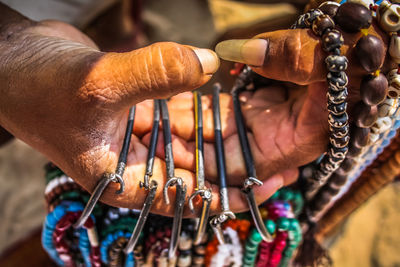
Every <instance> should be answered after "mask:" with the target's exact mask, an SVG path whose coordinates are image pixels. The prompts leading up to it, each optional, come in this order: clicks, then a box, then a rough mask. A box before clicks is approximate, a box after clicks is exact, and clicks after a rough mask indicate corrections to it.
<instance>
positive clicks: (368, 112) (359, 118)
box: [352, 101, 378, 128]
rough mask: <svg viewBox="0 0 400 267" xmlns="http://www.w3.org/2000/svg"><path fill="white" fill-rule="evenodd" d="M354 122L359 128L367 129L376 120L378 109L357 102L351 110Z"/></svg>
mask: <svg viewBox="0 0 400 267" xmlns="http://www.w3.org/2000/svg"><path fill="white" fill-rule="evenodd" d="M352 114H353V117H354V122H355V123H356V125H357V126H358V127H360V128H369V127H371V126H372V124H374V122H375V121H376V119H377V118H378V108H377V107H376V106H369V105H367V104H365V103H364V102H362V101H359V102H358V103H357V104H356V105H355V106H354V107H353V110H352Z"/></svg>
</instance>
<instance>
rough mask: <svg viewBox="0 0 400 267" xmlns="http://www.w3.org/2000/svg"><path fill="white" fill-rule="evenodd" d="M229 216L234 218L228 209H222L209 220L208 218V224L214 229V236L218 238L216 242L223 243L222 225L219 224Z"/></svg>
mask: <svg viewBox="0 0 400 267" xmlns="http://www.w3.org/2000/svg"><path fill="white" fill-rule="evenodd" d="M229 218H231V219H232V220H233V219H236V216H235V214H234V213H233V212H232V211H230V210H228V211H222V212H221V213H220V214H218V215H216V216H214V217H213V218H212V219H211V220H210V225H211V228H212V229H213V231H214V234H215V236H216V237H217V239H218V242H219V243H220V244H225V243H226V242H225V238H224V233H223V232H222V227H221V225H222V224H223V223H224V222H226V221H227V220H228V219H229Z"/></svg>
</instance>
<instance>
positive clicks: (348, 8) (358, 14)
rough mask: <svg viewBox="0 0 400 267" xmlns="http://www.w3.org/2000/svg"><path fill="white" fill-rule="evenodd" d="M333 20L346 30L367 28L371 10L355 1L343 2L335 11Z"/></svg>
mask: <svg viewBox="0 0 400 267" xmlns="http://www.w3.org/2000/svg"><path fill="white" fill-rule="evenodd" d="M335 20H336V21H337V23H338V24H339V26H340V27H341V28H342V29H343V30H344V31H346V32H358V31H359V30H361V29H367V28H369V26H370V25H371V23H372V15H371V11H370V10H369V9H368V8H366V7H365V6H362V5H359V4H355V3H344V4H343V5H341V6H340V7H339V9H338V11H337V13H336V16H335Z"/></svg>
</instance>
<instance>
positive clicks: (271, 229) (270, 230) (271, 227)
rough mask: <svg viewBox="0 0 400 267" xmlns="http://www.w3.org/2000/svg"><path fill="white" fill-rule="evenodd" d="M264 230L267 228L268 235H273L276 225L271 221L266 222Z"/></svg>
mask: <svg viewBox="0 0 400 267" xmlns="http://www.w3.org/2000/svg"><path fill="white" fill-rule="evenodd" d="M265 228H267V231H268V233H270V234H271V235H272V234H273V233H275V230H276V224H275V222H274V221H273V220H267V221H266V222H265Z"/></svg>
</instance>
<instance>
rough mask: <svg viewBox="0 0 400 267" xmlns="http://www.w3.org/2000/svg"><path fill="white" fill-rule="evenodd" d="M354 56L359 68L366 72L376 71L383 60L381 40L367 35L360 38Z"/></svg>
mask: <svg viewBox="0 0 400 267" xmlns="http://www.w3.org/2000/svg"><path fill="white" fill-rule="evenodd" d="M356 54H357V57H358V61H359V62H360V64H361V66H362V67H363V68H364V69H365V70H366V71H367V72H374V71H376V70H378V69H379V68H380V67H381V66H382V64H383V61H384V59H385V47H384V44H383V42H382V40H381V39H380V38H378V37H376V36H374V35H371V34H368V35H366V36H363V37H361V38H360V39H359V40H358V42H357V44H356Z"/></svg>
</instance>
